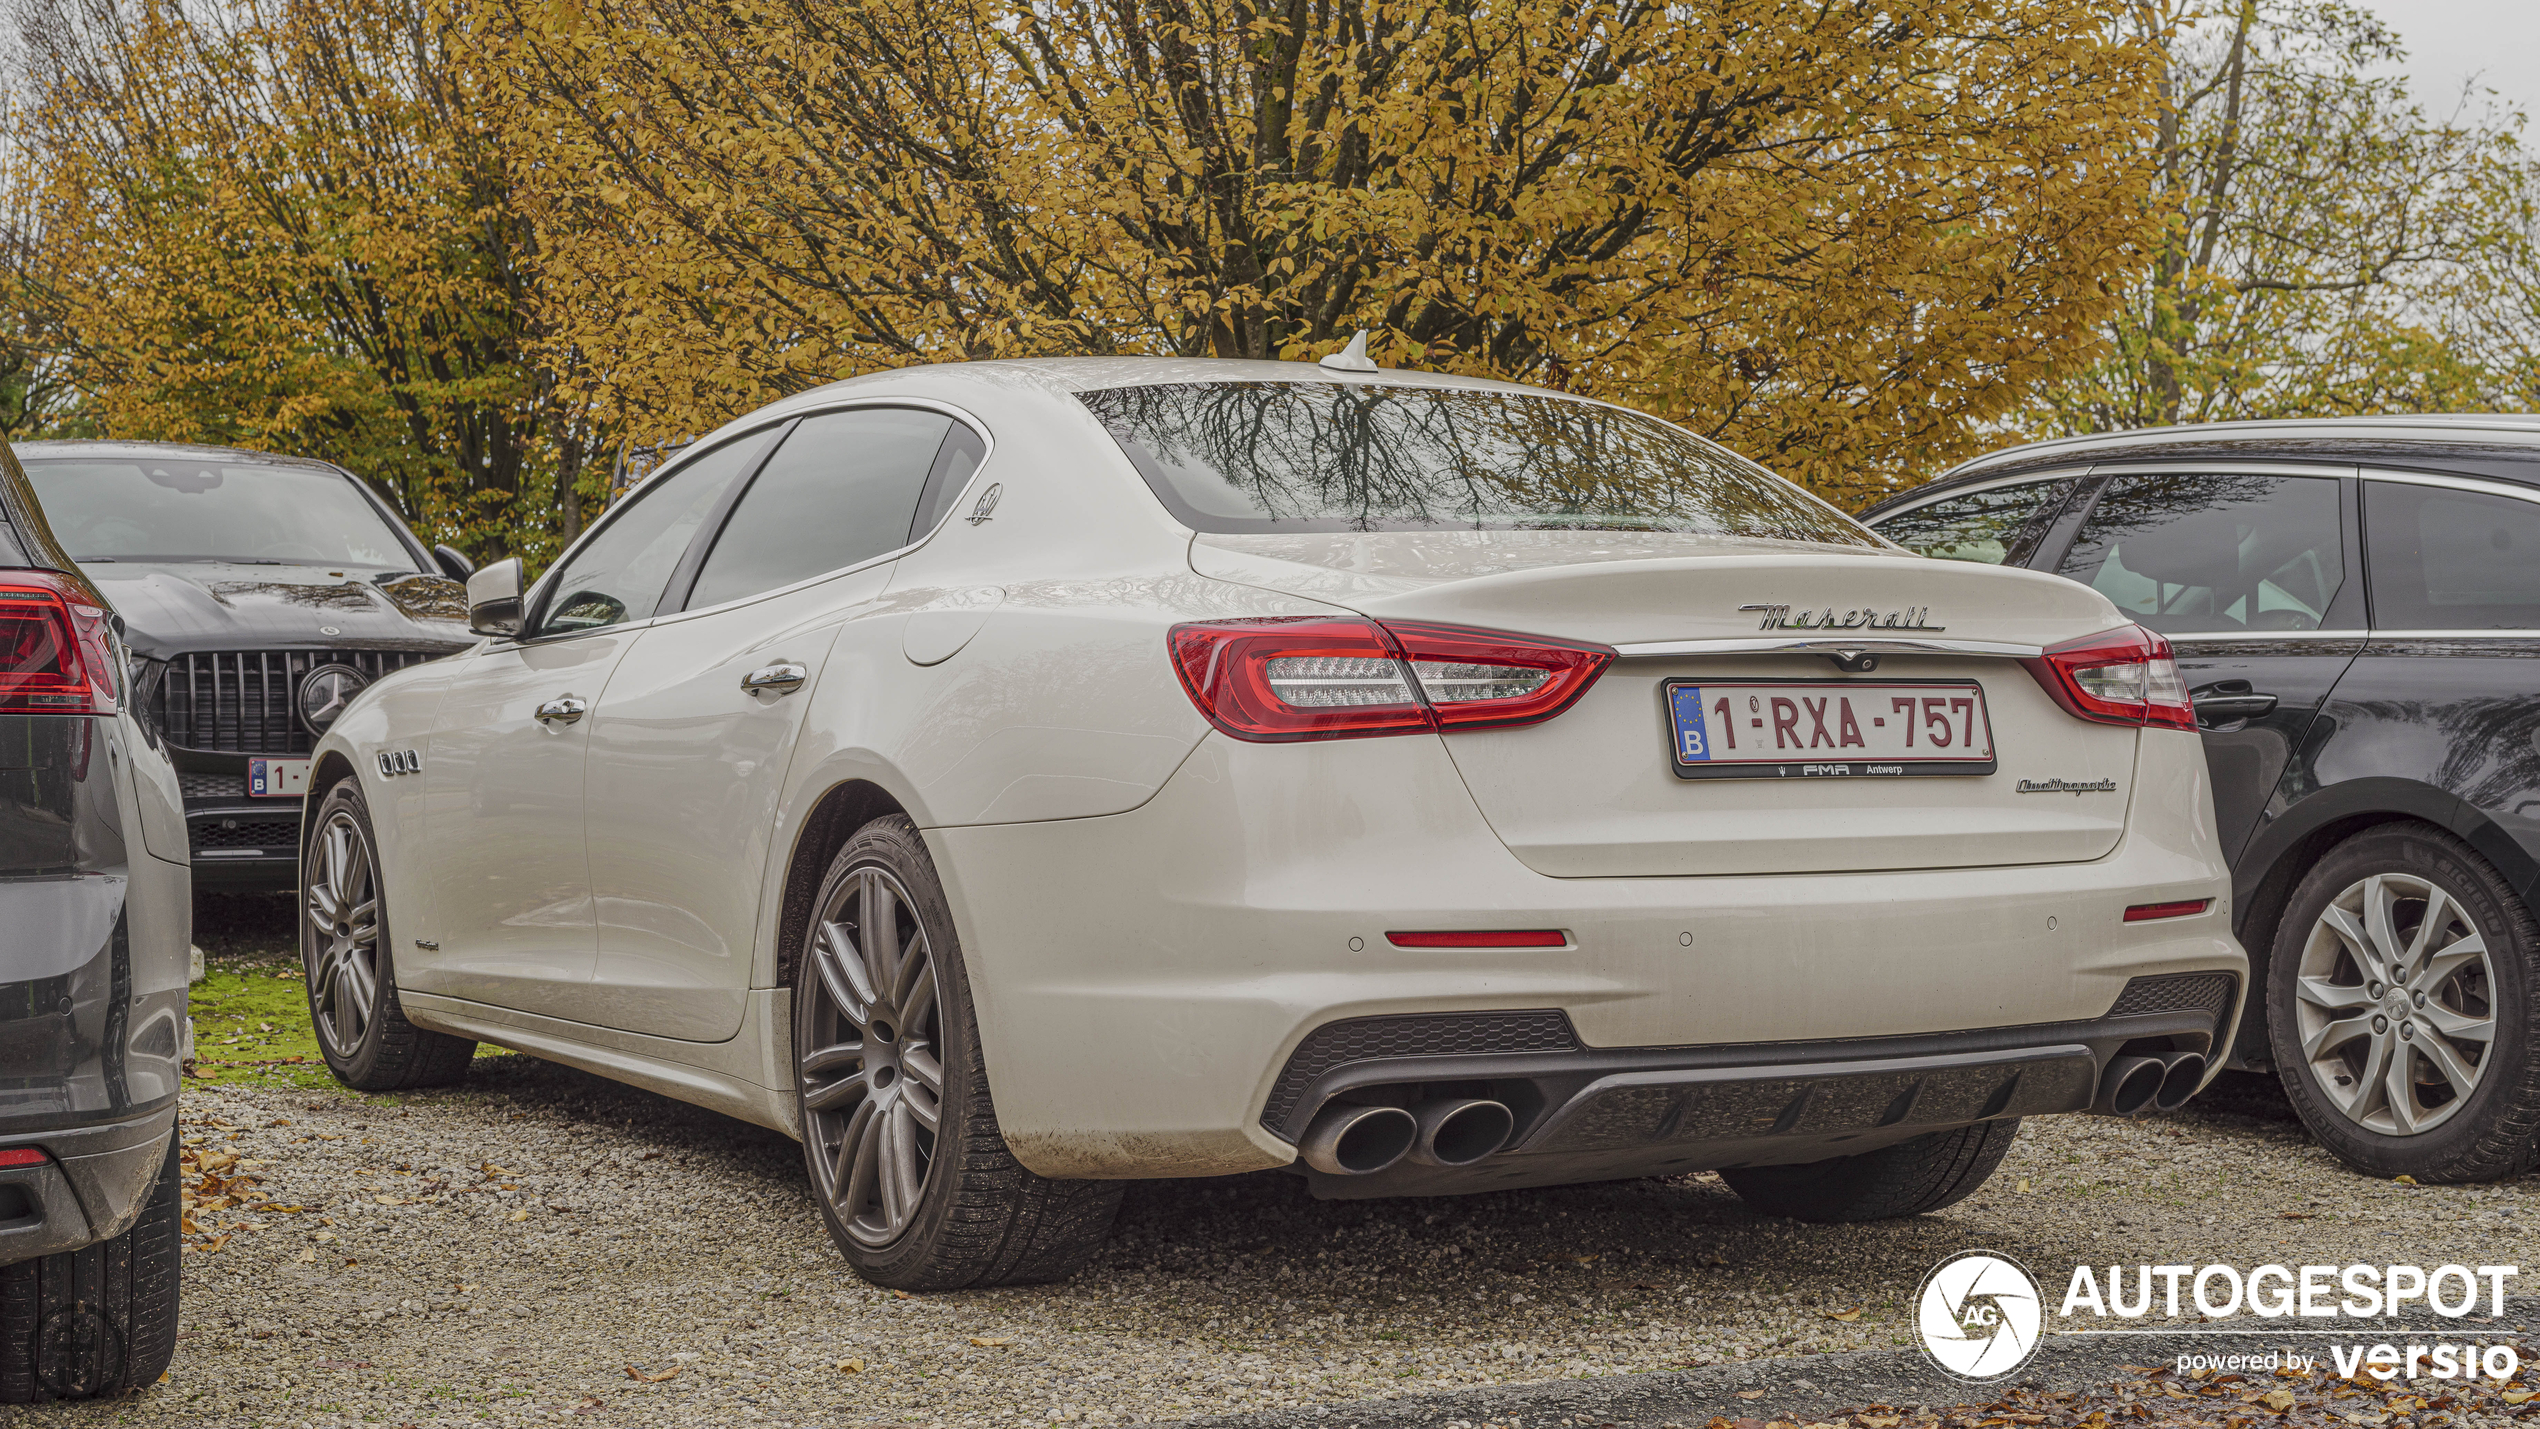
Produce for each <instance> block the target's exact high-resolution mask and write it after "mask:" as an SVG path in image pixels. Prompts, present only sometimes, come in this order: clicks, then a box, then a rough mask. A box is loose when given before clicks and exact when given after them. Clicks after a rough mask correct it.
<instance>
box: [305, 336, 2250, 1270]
mask: <svg viewBox="0 0 2540 1429" xmlns="http://www.w3.org/2000/svg"><path fill="white" fill-rule="evenodd" d="M468 594H469V601H470V605H471V616H472V624H473V626H474V628H475V630H476V632H477V633H478V635H479V636H480V637H481V639H480V641H479V643H477V644H476V645H474V646H473V647H472V648H470V649H468V650H466V651H463V652H461V653H459V654H457V655H453V656H451V657H449V658H446V659H441V660H436V661H433V662H430V663H428V664H422V665H416V666H412V667H410V668H407V669H404V670H400V671H397V672H395V673H393V674H390V675H388V676H386V677H385V678H383V679H381V680H379V681H378V682H377V683H375V684H373V685H372V686H370V687H369V689H368V690H367V691H365V692H364V693H363V694H362V695H361V696H360V697H359V698H358V699H357V700H356V701H355V702H354V704H353V705H352V706H351V708H350V709H349V710H347V711H346V712H345V713H344V714H342V715H341V716H340V717H339V718H337V719H336V720H335V722H334V723H333V725H332V726H330V727H329V728H328V730H327V731H326V734H325V737H324V738H323V739H321V740H320V741H319V742H318V743H317V745H316V748H315V751H314V755H313V757H314V761H315V763H314V767H313V768H312V769H311V771H310V783H309V790H310V792H309V795H308V800H309V803H308V814H307V821H306V823H307V833H306V836H305V853H304V857H303V870H304V872H303V886H304V895H303V896H304V899H305V903H306V917H305V920H304V944H303V946H304V951H305V955H306V958H307V963H308V973H309V995H310V1005H311V1010H312V1012H313V1014H314V1016H315V1019H316V1023H317V1028H318V1032H319V1036H320V1040H321V1042H322V1043H323V1045H324V1048H325V1051H326V1056H327V1060H328V1062H329V1064H330V1065H331V1066H332V1067H333V1068H334V1070H335V1072H336V1074H337V1075H338V1076H339V1077H341V1078H342V1079H343V1080H344V1081H345V1082H347V1083H349V1084H350V1085H352V1086H354V1087H358V1088H364V1089H378V1088H391V1087H409V1086H416V1085H421V1084H425V1083H429V1082H433V1081H438V1080H446V1079H448V1078H450V1077H453V1076H455V1075H457V1074H458V1073H459V1072H460V1070H461V1069H463V1068H464V1067H465V1065H466V1063H467V1058H468V1056H469V1053H470V1051H471V1049H472V1048H473V1046H474V1044H475V1043H477V1042H494V1043H499V1044H502V1045H504V1046H508V1047H513V1048H517V1049H520V1050H523V1051H526V1052H531V1053H534V1054H536V1055H538V1056H540V1057H544V1058H548V1059H550V1060H553V1061H558V1062H563V1063H567V1064H570V1065H573V1066H576V1067H581V1068H586V1069H588V1070H590V1071H593V1072H597V1073H599V1074H601V1075H604V1076H609V1077H615V1078H619V1079H622V1080H624V1081H627V1082H631V1083H634V1084H636V1085H639V1086H643V1087H647V1088H651V1089H653V1090H656V1091H658V1092H661V1093H663V1094H665V1095H668V1096H672V1097H677V1098H681V1099H683V1100H687V1101H691V1102H695V1103H698V1104H700V1105H703V1106H707V1107H713V1108H716V1109H719V1110H722V1111H725V1112H728V1113H730V1114H732V1115H734V1116H737V1117H742V1118H745V1119H748V1120H751V1121H755V1122H759V1123H762V1124H765V1125H767V1126H770V1127H777V1128H782V1129H783V1130H785V1131H787V1132H790V1133H792V1134H794V1135H796V1136H798V1137H800V1138H801V1140H802V1143H803V1147H804V1153H805V1159H806V1160H807V1162H808V1164H809V1170H810V1175H811V1179H812V1181H813V1183H814V1185H815V1186H816V1188H817V1191H818V1201H819V1203H820V1204H821V1206H822V1207H823V1210H824V1213H825V1215H826V1217H827V1219H828V1223H829V1227H830V1230H831V1232H832V1234H833V1235H834V1237H835V1239H836V1241H837V1243H838V1246H839V1247H840V1249H841V1250H842V1251H843V1252H844V1253H845V1255H846V1257H847V1258H848V1260H849V1261H850V1262H851V1263H852V1264H853V1265H854V1266H855V1267H856V1269H857V1270H859V1271H860V1272H862V1273H863V1274H864V1275H866V1276H867V1277H869V1278H871V1279H873V1280H875V1281H878V1282H880V1283H882V1284H885V1285H892V1286H901V1287H908V1288H946V1287H953V1286H965V1285H992V1284H1001V1283H1013V1282H1019V1281H1028V1280H1035V1279H1047V1278H1051V1277H1055V1276H1061V1275H1064V1274H1066V1273H1067V1272H1068V1271H1069V1269H1070V1268H1071V1267H1073V1266H1074V1265H1076V1264H1077V1263H1078V1262H1079V1261H1080V1260H1081V1259H1082V1258H1083V1257H1084V1256H1085V1255H1086V1254H1087V1253H1088V1252H1089V1251H1090V1250H1091V1249H1092V1247H1093V1246H1094V1245H1095V1244H1096V1243H1097V1242H1098V1241H1099V1240H1100V1238H1101V1237H1102V1235H1103V1234H1104V1231H1105V1228H1106V1226H1107V1224H1108V1222H1109V1220H1110V1217H1111V1215H1112V1211H1113V1208H1114V1207H1115V1206H1116V1205H1117V1204H1118V1199H1119V1191H1120V1186H1121V1184H1122V1182H1123V1181H1124V1180H1129V1179H1135V1178H1142V1177H1188V1176H1212V1175H1224V1174H1230V1173H1236V1172H1247V1171H1256V1170H1262V1169H1267V1168H1275V1167H1286V1168H1290V1169H1291V1170H1293V1171H1295V1172H1296V1173H1297V1174H1299V1175H1302V1176H1303V1177H1305V1178H1306V1179H1307V1180H1308V1182H1309V1183H1310V1185H1311V1187H1312V1189H1313V1191H1314V1193H1315V1194H1317V1195H1321V1196H1333V1197H1360V1196H1417V1195H1436V1194H1446V1193H1453V1192H1465V1191H1479V1190H1497V1189H1508V1188H1515V1187H1525V1186H1542V1185H1552V1184H1560V1183H1569V1182H1581V1181H1593V1180H1605V1179H1613V1178H1619V1177H1632V1176H1663V1175H1672V1174H1679V1173H1684V1172H1690V1171H1696V1170H1704V1169H1711V1170H1717V1171H1718V1172H1719V1173H1720V1174H1721V1176H1722V1177H1723V1179H1725V1180H1726V1181H1727V1183H1728V1184H1729V1185H1730V1186H1731V1187H1733V1188H1735V1190H1736V1191H1737V1192H1738V1194H1740V1195H1741V1196H1743V1197H1745V1198H1746V1199H1747V1200H1748V1201H1749V1202H1751V1203H1752V1204H1753V1205H1754V1206H1755V1207H1757V1208H1758V1209H1759V1210H1762V1211H1765V1212H1768V1213H1771V1214H1775V1215H1784V1216H1794V1217H1799V1218H1802V1219H1807V1220H1817V1221H1844V1220H1861V1219H1868V1218H1873V1217H1884V1216H1898V1215H1907V1214H1912V1213H1915V1212H1919V1211H1927V1210H1930V1209H1933V1208H1935V1207H1938V1206H1942V1205H1946V1204H1948V1203H1950V1202H1951V1201H1954V1200H1956V1199H1957V1198H1959V1197H1961V1196H1964V1195H1966V1194H1967V1193H1968V1192H1969V1191H1971V1190H1973V1189H1974V1188H1975V1187H1976V1186H1977V1185H1978V1184H1979V1183H1981V1182H1982V1181H1983V1180H1984V1178H1985V1177H1986V1176H1987V1175H1988V1174H1990V1173H1991V1171H1992V1170H1993V1168H1994V1167H1995V1165H1996V1164H1997V1163H1998V1162H1999V1160H2000V1159H2001V1157H2002V1154H2003V1152H2004V1150H2005V1148H2006V1147H2007V1146H2008V1144H2009V1143H2010V1141H2011V1138H2012V1137H2013V1136H2014V1135H2015V1133H2016V1130H2017V1127H2018V1125H2019V1122H2020V1119H2021V1118H2022V1117H2027V1116H2037V1115H2044V1114H2049V1113H2057V1112H2085V1111H2098V1112H2101V1113H2105V1114H2113V1115H2132V1114H2137V1113H2140V1112H2143V1111H2146V1110H2149V1109H2153V1108H2159V1107H2169V1106H2175V1105H2176V1104H2178V1103H2179V1102H2180V1101H2183V1100H2184V1099H2186V1097H2188V1096H2189V1095H2190V1094H2192V1093H2193V1092H2194V1091H2195V1090H2196V1088H2197V1087H2198V1086H2199V1085H2200V1084H2201V1083H2202V1081H2203V1080H2204V1078H2205V1077H2206V1076H2207V1075H2208V1070H2207V1068H2208V1059H2209V1058H2210V1056H2211V1054H2212V1052H2213V1050H2214V1048H2215V1047H2216V1046H2217V1045H2220V1044H2221V1043H2222V1042H2223V1041H2224V1040H2225V1039H2227V1038H2228V1035H2229V1034H2230V1032H2231V1030H2232V1026H2233V1024H2234V1022H2235V1021H2236V1019H2237V1017H2238V1015H2239V1007H2240V999H2241V984H2242V981H2243V979H2244V976H2245V970H2246V964H2245V962H2244V960H2243V958H2242V955H2241V951H2240V948H2239V946H2238V945H2237V944H2235V943H2234V942H2233V941H2232V937H2231V934H2230V931H2229V929H2230V927H2231V919H2230V912H2229V909H2228V908H2227V907H2226V906H2225V905H2226V903H2227V901H2228V898H2229V890H2230V883H2229V880H2228V878H2227V876H2226V870H2225V867H2224V862H2223V859H2222V856H2221V854H2220V852H2219V851H2218V850H2217V848H2216V845H2215V838H2214V832H2213V814H2212V810H2211V797H2210V795H2209V793H2208V790H2207V786H2206V772H2205V769H2206V766H2205V757H2204V751H2203V749H2202V747H2201V745H2200V744H2199V742H2198V739H2197V736H2196V733H2195V729H2194V715H2193V712H2192V711H2191V709H2190V708H2189V705H2188V700H2187V696H2186V693H2185V691H2184V690H2183V689H2182V688H2181V686H2180V684H2179V680H2178V676H2177V673H2176V671H2175V668H2174V667H2173V665H2172V663H2171V654H2170V649H2169V646H2168V645H2167V644H2166V643H2165V642H2164V641H2163V640H2162V639H2161V637H2159V636H2158V635H2155V634H2152V633H2150V632H2147V631H2145V630H2142V629H2140V628H2138V627H2137V626H2135V625H2133V624H2131V623H2130V622H2128V621H2127V620H2126V619H2125V618H2124V617H2123V616H2122V615H2120V614H2119V613H2118V612H2117V610H2116V608H2115V607H2114V606H2112V605H2110V604H2109V603H2108V601H2107V599H2106V598H2105V597H2103V596H2102V595H2100V594H2099V593H2098V592H2096V591H2094V590H2092V589H2090V588H2089V587H2087V586H2082V585H2077V584H2075V583H2073V582H2070V581H2065V580H2061V579H2058V578H2056V577H2054V576H2048V575H2041V574H2036V573H2032V572H2027V571H2019V570H2001V569H1993V568H1987V567H1981V566H1974V565H1970V564H1968V563H1965V562H1952V561H1936V560H1928V559H1925V558H1922V557H1919V556H1915V555H1912V554H1909V553H1907V552H1905V551H1904V550H1902V549H1900V548H1898V547H1895V546H1892V545H1890V544H1888V543H1887V542H1885V541H1883V540H1881V539H1880V538H1878V537H1876V536H1874V535H1872V534H1870V533H1869V532H1868V531H1867V530H1865V529H1864V528H1863V527H1861V526H1859V525H1857V524H1855V523H1854V522H1853V521H1852V520H1851V519H1850V518H1848V517H1846V516H1844V515H1843V514H1841V513H1840V512H1838V511H1836V510H1835V509H1833V508H1832V507H1829V506H1827V505H1825V504H1824V503H1822V502H1820V501H1818V500H1816V499H1815V498H1813V497H1811V496H1809V495H1807V494H1805V493H1803V492H1802V491H1800V490H1799V489H1798V488H1796V487H1794V486H1791V485H1789V484H1787V483H1785V482H1783V481H1781V480H1780V479H1778V478H1776V477H1774V476H1773V475H1772V474H1771V473H1769V472H1767V471H1765V470H1763V469H1762V468H1760V467H1758V466H1756V465H1754V464H1753V463H1751V462H1748V461H1745V460H1743V459H1741V458H1739V457H1736V456H1734V455H1731V454H1730V453H1729V452H1727V451H1724V450H1722V449H1721V448H1719V447H1717V446H1714V445H1712V444H1710V443H1708V442H1705V441H1703V440H1701V439H1699V438H1696V437H1693V436H1690V435H1688V434H1686V433H1685V432H1683V431H1681V430H1679V429H1677V428H1675V427H1672V426H1670V425H1668V424H1666V423H1664V422H1661V421H1657V420H1654V419H1652V418H1649V417H1645V416H1641V415H1639V414H1636V413H1634V412H1631V411H1628V410H1625V409H1622V408H1619V407H1614V406H1610V405H1606V404H1604V403H1599V402H1594V401H1587V400H1583V399H1581V398H1577V397H1572V396H1566V395H1562V394H1559V393H1554V392H1547V391H1539V390H1534V389H1530V388H1525V387H1518V386H1511V385H1507V384H1501V383H1491V382H1481V381H1472V380H1466V379H1461V378H1449V377H1440V376H1431V375H1423V374H1417V373H1402V372H1388V371H1379V370H1375V369H1374V368H1373V367H1371V366H1368V365H1366V364H1364V363H1363V362H1348V361H1346V360H1343V361H1342V363H1341V364H1340V365H1334V364H1333V362H1332V361H1331V360H1327V362H1326V364H1324V365H1304V364H1285V363H1237V362H1203V361H1178V360H1169V359H1143V360H1093V359H1087V360H1074V361H1056V360H1051V361H1022V362H1000V363H986V364H974V365H951V366H939V367H919V368H911V369H907V370H903V371H897V372H889V373H882V374H877V375H874V376H870V377H862V378H857V379H855V380H853V381H849V382H842V383H839V384H837V385H834V386H830V387H824V388H821V389H819V390H817V391H813V392H807V393H804V394H801V395H799V396H795V397H789V398H787V399H785V400H783V401H781V402H778V403H776V404H774V405H772V406H770V407H767V408H766V409H764V410H762V411H760V412H757V413H755V414H753V415H751V416H749V417H747V418H744V419H743V420H741V421H738V422H735V423H733V424H732V425H730V426H729V427H726V428H725V429H723V430H722V431H719V432H717V433H715V434H713V435H712V436H710V437H708V438H706V439H705V440H703V441H700V442H698V443H697V444H696V445H695V446H694V447H692V448H690V449H689V450H687V451H685V452H683V453H682V454H681V455H680V456H679V457H678V459H676V460H675V461H673V462H671V463H669V464H668V465H667V466H666V467H665V468H664V469H663V470H661V471H660V472H659V473H658V474H656V475H654V476H652V477H651V478H649V479H648V480H646V481H645V482H644V483H643V484H642V485H640V486H638V487H637V488H635V489H634V490H633V491H632V492H631V493H629V494H628V495H626V496H625V497H624V498H622V499H620V500H619V501H618V502H617V503H616V504H615V505H614V506H613V507H612V508H611V509H610V510H609V511H608V513H607V515H606V516H605V517H604V518H603V519H602V520H601V521H599V522H598V523H597V524H595V525H594V527H593V528H592V529H591V530H590V531H589V532H588V533H587V534H586V535H585V536H583V538H582V539H581V540H580V541H578V542H577V543H576V544H575V545H574V546H573V547H572V548H571V549H570V550H568V551H567V552H566V553H565V554H564V555H563V556H562V557H561V558H560V559H559V560H557V561H556V563H555V565H554V567H553V569H551V570H549V571H548V572H547V573H546V574H545V576H544V577H543V578H542V579H540V580H539V581H538V582H537V583H536V584H535V585H533V586H531V587H530V588H528V589H527V590H526V591H524V590H522V589H521V583H520V579H519V569H518V567H517V566H516V565H515V564H514V563H511V562H504V563H502V564H500V565H496V566H492V567H489V568H487V569H485V570H483V571H480V572H478V573H477V574H476V575H475V577H474V578H473V579H472V580H471V581H470V582H469V592H468Z"/></svg>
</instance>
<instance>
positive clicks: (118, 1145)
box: [0, 1106, 176, 1265]
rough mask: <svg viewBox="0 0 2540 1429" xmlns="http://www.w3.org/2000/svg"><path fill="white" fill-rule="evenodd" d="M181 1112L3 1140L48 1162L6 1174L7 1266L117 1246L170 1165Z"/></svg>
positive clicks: (2, 1192)
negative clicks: (171, 1142) (113, 1242)
mask: <svg viewBox="0 0 2540 1429" xmlns="http://www.w3.org/2000/svg"><path fill="white" fill-rule="evenodd" d="M175 1134H176V1108H175V1107H173V1106H171V1107H166V1108H163V1109H161V1110H159V1111H155V1112H152V1113H150V1114H149V1115H147V1116H142V1117H135V1118H133V1119H131V1120H128V1121H119V1122H109V1123H107V1124H105V1125H102V1126H83V1127H69V1128H63V1129H60V1130H55V1131H46V1132H40V1133H35V1134H29V1135H19V1136H0V1151H7V1150H15V1149H17V1148H20V1147H28V1146H32V1147H35V1148H37V1149H38V1150H41V1151H43V1152H44V1153H45V1154H46V1156H47V1158H48V1159H47V1160H45V1161H43V1162H41V1163H38V1164H36V1165H33V1166H12V1167H7V1168H5V1169H0V1265H10V1264H14V1263H16V1262H18V1261H21V1260H33V1259H35V1258H36V1257H37V1256H42V1255H55V1254H58V1253H60V1252H62V1251H66V1250H77V1249H79V1248H80V1247H82V1246H88V1245H95V1244H96V1243H97V1242H99V1241H101V1240H111V1239H113V1238H114V1237H116V1236H119V1235H122V1234H123V1233H124V1232H125V1231H127V1230H130V1229H131V1228H132V1223H133V1220H134V1219H135V1218H136V1217H138V1216H139V1215H140V1214H141V1210H142V1208H143V1207H144V1206H146V1205H147V1204H149V1200H150V1188H151V1187H152V1186H153V1185H154V1184H155V1183H156V1182H157V1181H158V1178H159V1170H160V1168H161V1167H162V1166H164V1165H165V1164H166V1162H167V1155H168V1141H169V1138H170V1137H172V1136H174V1135H175Z"/></svg>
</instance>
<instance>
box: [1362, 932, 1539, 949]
mask: <svg viewBox="0 0 2540 1429" xmlns="http://www.w3.org/2000/svg"><path fill="white" fill-rule="evenodd" d="M1385 941H1387V942H1389V943H1391V944H1393V945H1394V946H1395V947H1397V948H1558V947H1564V946H1566V945H1568V943H1569V941H1570V939H1569V938H1568V936H1567V935H1565V934H1564V933H1562V931H1561V930H1560V929H1558V928H1529V929H1523V930H1519V931H1515V932H1483V933H1469V932H1466V933H1387V934H1386V935H1385Z"/></svg>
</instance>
